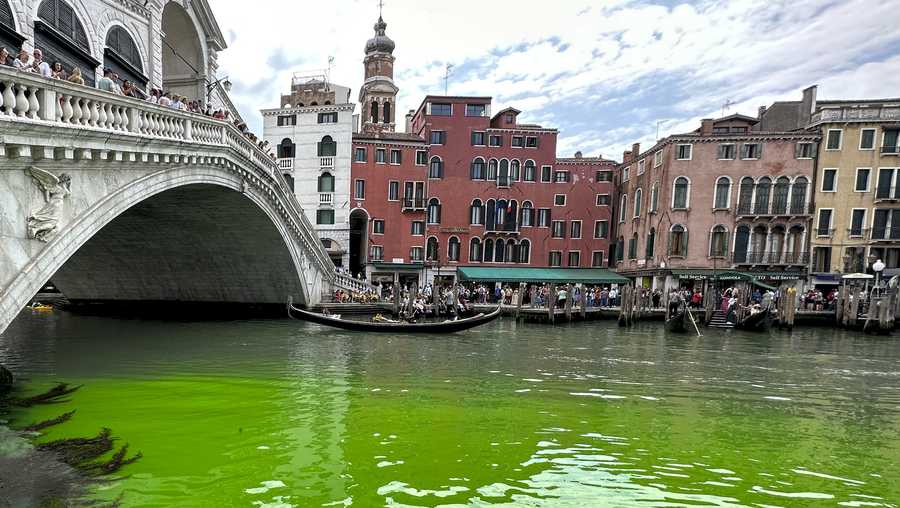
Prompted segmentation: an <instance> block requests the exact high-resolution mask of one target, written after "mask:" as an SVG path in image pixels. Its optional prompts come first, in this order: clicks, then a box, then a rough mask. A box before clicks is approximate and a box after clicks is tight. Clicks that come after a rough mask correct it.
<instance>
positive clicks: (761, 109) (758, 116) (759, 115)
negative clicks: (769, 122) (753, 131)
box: [756, 106, 766, 120]
mask: <svg viewBox="0 0 900 508" xmlns="http://www.w3.org/2000/svg"><path fill="white" fill-rule="evenodd" d="M765 114H766V107H765V106H760V107H759V112H757V114H756V119H757V120H762V119H763V115H765Z"/></svg>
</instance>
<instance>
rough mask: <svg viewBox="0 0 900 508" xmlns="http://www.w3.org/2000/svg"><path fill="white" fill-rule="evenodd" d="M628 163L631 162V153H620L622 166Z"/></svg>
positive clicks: (626, 151)
mask: <svg viewBox="0 0 900 508" xmlns="http://www.w3.org/2000/svg"><path fill="white" fill-rule="evenodd" d="M629 162H631V152H629V151H628V150H625V151H624V152H622V164H628V163H629Z"/></svg>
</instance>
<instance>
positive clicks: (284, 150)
mask: <svg viewBox="0 0 900 508" xmlns="http://www.w3.org/2000/svg"><path fill="white" fill-rule="evenodd" d="M296 149H297V146H296V145H295V144H294V142H293V141H291V139H290V138H284V139H282V140H281V143H279V144H278V147H277V152H278V158H279V159H293V158H294V157H295V156H296Z"/></svg>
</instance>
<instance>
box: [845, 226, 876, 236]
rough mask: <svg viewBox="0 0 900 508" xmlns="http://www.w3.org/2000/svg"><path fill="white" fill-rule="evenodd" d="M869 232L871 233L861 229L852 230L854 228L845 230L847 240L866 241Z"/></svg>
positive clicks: (866, 229)
mask: <svg viewBox="0 0 900 508" xmlns="http://www.w3.org/2000/svg"><path fill="white" fill-rule="evenodd" d="M870 232H871V230H870V229H868V228H863V227H858V228H854V227H850V228H847V238H859V239H866V238H868V237H869V234H870Z"/></svg>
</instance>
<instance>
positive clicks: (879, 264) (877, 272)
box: [872, 259, 884, 296]
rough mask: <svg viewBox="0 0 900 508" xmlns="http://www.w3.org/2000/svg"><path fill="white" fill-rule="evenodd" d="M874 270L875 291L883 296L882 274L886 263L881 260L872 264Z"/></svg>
mask: <svg viewBox="0 0 900 508" xmlns="http://www.w3.org/2000/svg"><path fill="white" fill-rule="evenodd" d="M872 270H873V271H874V272H875V289H876V290H877V291H878V295H879V296H881V272H882V271H884V262H883V261H881V260H880V259H879V260H877V261H875V262H874V263H872Z"/></svg>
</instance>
